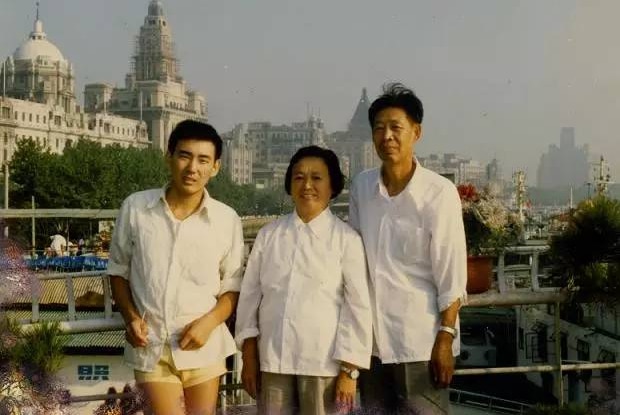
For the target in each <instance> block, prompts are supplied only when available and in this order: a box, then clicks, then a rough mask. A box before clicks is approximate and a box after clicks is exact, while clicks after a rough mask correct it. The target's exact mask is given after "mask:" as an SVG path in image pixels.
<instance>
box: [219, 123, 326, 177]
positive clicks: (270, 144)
mask: <svg viewBox="0 0 620 415" xmlns="http://www.w3.org/2000/svg"><path fill="white" fill-rule="evenodd" d="M324 128H325V127H324V124H323V121H322V120H321V119H320V118H318V117H316V116H312V115H311V116H309V117H308V120H306V121H301V122H294V123H291V124H288V125H274V124H271V123H270V122H265V121H262V122H250V123H247V124H242V125H238V126H236V127H235V129H234V130H233V131H232V132H231V133H228V134H226V135H227V136H230V137H232V139H233V140H235V139H237V142H239V140H240V138H241V137H240V136H239V134H238V133H236V132H239V131H245V132H244V133H243V135H244V140H245V141H246V143H247V144H246V145H247V146H248V148H251V151H252V169H251V174H252V183H254V184H255V185H257V186H258V187H261V188H267V187H279V186H281V185H282V184H283V180H284V173H285V172H286V168H287V166H288V163H289V161H290V159H291V157H292V156H293V154H295V152H296V151H297V150H299V149H300V148H301V147H305V146H309V145H316V146H320V147H325V130H324ZM231 145H232V143H231ZM239 151H241V150H239ZM239 151H238V153H237V154H240V153H239ZM239 157H241V156H240V155H239ZM244 157H245V156H244ZM246 160H247V157H246ZM227 168H228V169H229V168H231V166H228V167H227ZM232 168H233V169H234V167H232ZM231 176H234V172H233V173H232V174H231Z"/></svg>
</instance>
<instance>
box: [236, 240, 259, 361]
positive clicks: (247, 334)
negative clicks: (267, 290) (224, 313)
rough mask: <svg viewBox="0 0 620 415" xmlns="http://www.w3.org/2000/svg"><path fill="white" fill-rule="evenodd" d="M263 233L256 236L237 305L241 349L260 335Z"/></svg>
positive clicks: (237, 326)
mask: <svg viewBox="0 0 620 415" xmlns="http://www.w3.org/2000/svg"><path fill="white" fill-rule="evenodd" d="M262 235H263V232H262V231H260V232H259V233H258V235H257V236H256V241H255V242H254V247H253V248H252V252H251V253H250V258H249V259H248V263H247V266H246V268H245V274H244V276H243V282H242V283H241V293H240V294H239V301H238V305H237V320H236V323H235V342H236V343H237V347H238V348H239V349H241V346H242V345H243V341H244V340H245V339H248V338H251V337H257V336H258V335H259V334H260V331H259V328H258V307H259V306H260V303H261V299H262V297H263V295H262V291H261V287H260V271H261V261H262V255H263V252H262V251H263V236H262Z"/></svg>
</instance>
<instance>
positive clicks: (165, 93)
mask: <svg viewBox="0 0 620 415" xmlns="http://www.w3.org/2000/svg"><path fill="white" fill-rule="evenodd" d="M84 107H85V109H86V110H87V111H89V112H92V111H102V110H103V111H109V112H112V113H114V114H119V115H123V116H126V117H130V118H133V119H137V120H144V121H145V122H146V125H147V127H148V132H149V137H150V138H151V140H152V145H153V147H155V148H159V149H161V150H162V151H165V150H166V148H167V145H168V137H169V135H170V133H171V132H172V130H173V129H174V127H175V126H176V125H177V124H178V123H179V122H181V121H183V120H185V119H193V120H196V121H202V122H206V121H207V106H206V101H205V98H204V97H203V96H202V95H200V94H198V93H197V92H195V91H192V90H191V89H189V88H188V86H187V84H186V82H185V80H184V79H183V78H182V77H181V75H180V72H179V61H178V59H177V58H176V54H175V50H174V43H173V41H172V31H171V29H170V25H169V24H168V21H167V19H166V17H165V15H164V10H163V6H162V2H161V1H159V0H151V2H150V4H149V6H148V13H147V16H146V17H145V18H144V24H143V25H142V27H141V28H140V34H139V35H138V37H137V38H136V42H135V52H134V55H133V56H132V58H131V69H130V72H129V73H128V74H127V76H126V77H125V87H124V88H115V87H113V86H112V85H110V84H107V83H95V84H89V85H86V88H85V90H84Z"/></svg>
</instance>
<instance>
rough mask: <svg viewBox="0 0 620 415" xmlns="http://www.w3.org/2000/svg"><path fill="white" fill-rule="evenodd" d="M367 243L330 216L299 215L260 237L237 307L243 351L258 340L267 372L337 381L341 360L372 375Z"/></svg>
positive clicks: (267, 227)
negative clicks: (309, 217) (252, 340)
mask: <svg viewBox="0 0 620 415" xmlns="http://www.w3.org/2000/svg"><path fill="white" fill-rule="evenodd" d="M367 280H368V277H367V268H366V261H365V258H364V247H363V245H362V240H361V238H360V236H359V235H358V234H357V233H356V232H355V231H354V230H353V229H352V228H351V227H349V226H348V225H347V224H346V223H344V222H342V221H341V220H340V219H338V218H336V217H335V216H334V215H333V214H332V213H331V212H330V211H329V209H325V210H324V211H323V212H322V213H321V214H320V215H319V216H317V217H316V218H314V219H313V220H312V221H310V222H309V223H307V224H306V223H304V222H302V220H301V219H300V218H299V216H297V214H296V213H292V214H290V215H286V216H282V217H280V218H279V219H277V220H276V221H274V222H271V223H269V224H268V225H265V226H264V227H263V228H262V229H261V230H260V232H259V233H258V235H257V237H256V242H255V243H254V247H253V249H252V253H251V254H250V258H249V260H248V264H247V267H246V271H245V276H244V277H243V284H242V286H241V294H240V297H239V306H238V308H237V322H236V337H235V339H236V340H237V344H238V345H239V347H241V345H242V344H243V341H244V340H245V339H247V338H249V337H256V336H258V350H259V355H260V356H259V357H260V370H261V371H265V372H272V373H282V374H296V375H309V376H336V375H337V374H338V372H339V361H345V362H349V363H352V364H355V365H357V366H359V367H364V368H367V367H368V366H369V364H370V355H371V351H372V314H371V310H370V300H369V294H368V282H367Z"/></svg>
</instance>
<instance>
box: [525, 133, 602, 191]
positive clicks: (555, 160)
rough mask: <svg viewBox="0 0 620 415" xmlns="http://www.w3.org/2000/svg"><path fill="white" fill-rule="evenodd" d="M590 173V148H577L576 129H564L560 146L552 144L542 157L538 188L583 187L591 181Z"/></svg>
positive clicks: (539, 166) (539, 167) (585, 146)
mask: <svg viewBox="0 0 620 415" xmlns="http://www.w3.org/2000/svg"><path fill="white" fill-rule="evenodd" d="M589 172H590V165H589V163H588V146H587V145H584V146H583V147H581V148H578V147H576V146H575V128H574V127H563V128H562V130H561V132H560V146H559V147H558V146H557V145H555V144H551V145H550V146H549V150H548V151H547V153H545V154H543V155H542V156H541V157H540V164H539V165H538V174H537V179H538V187H543V188H551V187H562V186H572V187H581V186H583V185H584V184H585V183H587V182H588V180H589V179H590V178H589Z"/></svg>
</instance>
